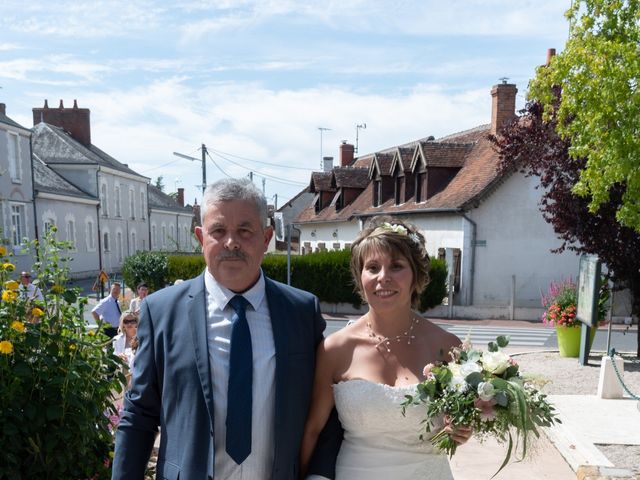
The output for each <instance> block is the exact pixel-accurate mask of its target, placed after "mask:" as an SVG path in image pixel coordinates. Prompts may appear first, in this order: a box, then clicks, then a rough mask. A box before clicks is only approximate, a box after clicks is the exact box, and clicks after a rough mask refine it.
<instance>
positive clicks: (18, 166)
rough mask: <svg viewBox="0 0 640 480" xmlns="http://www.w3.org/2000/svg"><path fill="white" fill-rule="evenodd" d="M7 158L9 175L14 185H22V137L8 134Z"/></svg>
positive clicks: (12, 133)
mask: <svg viewBox="0 0 640 480" xmlns="http://www.w3.org/2000/svg"><path fill="white" fill-rule="evenodd" d="M7 158H8V160H9V175H10V177H11V181H12V182H13V183H22V162H21V161H20V159H21V155H20V135H18V134H17V133H14V132H7Z"/></svg>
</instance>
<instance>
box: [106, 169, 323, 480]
mask: <svg viewBox="0 0 640 480" xmlns="http://www.w3.org/2000/svg"><path fill="white" fill-rule="evenodd" d="M201 215H202V226H201V227H196V230H195V234H196V236H197V238H198V240H199V241H200V244H201V245H202V252H203V255H204V259H205V263H206V269H205V270H204V271H203V272H202V274H201V275H199V276H198V277H196V278H194V279H191V280H186V281H184V282H182V283H180V284H178V285H172V286H170V287H167V288H164V289H162V290H161V291H158V292H155V293H153V294H151V295H149V296H148V297H147V299H146V300H145V301H144V302H143V303H142V306H141V316H140V325H139V328H138V340H139V344H140V346H139V348H138V352H137V353H136V357H135V358H136V360H135V365H134V368H133V378H132V381H131V388H130V389H129V390H128V392H127V393H126V395H125V400H124V411H123V413H122V419H121V421H120V424H119V425H118V431H117V434H116V446H115V456H114V460H113V474H112V479H113V480H140V479H142V478H144V472H145V468H146V466H147V463H148V461H149V454H150V452H151V449H152V447H153V443H154V439H155V436H156V433H157V431H158V426H160V428H161V431H162V434H161V435H160V447H159V452H158V461H157V467H156V472H157V473H156V474H157V476H158V478H175V479H177V478H181V479H182V478H184V479H187V480H191V479H193V480H206V479H213V478H216V479H243V480H253V479H255V480H297V478H298V474H299V465H298V458H299V452H300V442H301V440H302V430H303V427H304V421H305V418H306V415H307V411H308V408H309V402H310V399H311V388H312V384H313V372H314V368H315V348H316V346H317V345H318V343H319V342H320V340H321V339H322V332H323V331H324V328H325V321H324V319H323V318H322V315H321V313H320V305H319V301H318V299H317V298H316V297H315V296H314V295H312V294H310V293H308V292H303V291H301V290H298V289H295V288H293V287H290V286H287V285H283V284H281V283H278V282H275V281H273V280H271V279H269V278H267V277H266V276H265V275H264V273H263V272H262V269H261V268H260V264H261V263H262V259H263V257H264V253H265V251H266V249H267V246H268V245H269V241H270V240H271V237H272V235H273V230H272V228H271V227H270V226H266V225H268V224H267V203H266V199H265V198H264V195H263V194H262V192H260V190H258V189H257V188H256V187H255V186H254V185H253V183H252V182H251V181H250V180H249V179H246V178H245V179H224V180H220V181H218V182H216V183H214V184H212V185H210V186H209V187H208V188H207V190H206V192H205V194H204V199H203V201H202V213H201ZM214 419H215V421H214ZM334 444H335V442H327V445H334ZM318 455H319V456H318V457H317V458H318V465H321V466H324V467H327V468H331V466H330V464H331V461H332V459H334V458H335V454H334V453H333V451H332V452H331V454H329V455H326V460H325V459H324V458H321V454H320V453H319V454H318ZM320 468H322V467H320Z"/></svg>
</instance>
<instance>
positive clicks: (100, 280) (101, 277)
mask: <svg viewBox="0 0 640 480" xmlns="http://www.w3.org/2000/svg"><path fill="white" fill-rule="evenodd" d="M108 281H109V275H107V272H105V271H104V270H100V273H99V274H98V283H102V284H103V285H104V284H105V283H107V282H108Z"/></svg>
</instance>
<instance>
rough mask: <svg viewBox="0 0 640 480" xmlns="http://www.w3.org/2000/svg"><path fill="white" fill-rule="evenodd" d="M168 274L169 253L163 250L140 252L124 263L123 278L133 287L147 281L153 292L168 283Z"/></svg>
mask: <svg viewBox="0 0 640 480" xmlns="http://www.w3.org/2000/svg"><path fill="white" fill-rule="evenodd" d="M167 274H168V269H167V254H166V253H163V252H138V253H136V254H135V255H131V256H129V257H127V258H125V259H124V262H123V264H122V278H124V281H125V283H126V284H127V285H129V286H130V287H132V288H133V289H135V287H136V285H138V284H139V283H140V282H146V283H147V285H149V288H150V289H151V291H152V292H153V291H156V290H160V289H161V288H164V286H165V285H166V284H167Z"/></svg>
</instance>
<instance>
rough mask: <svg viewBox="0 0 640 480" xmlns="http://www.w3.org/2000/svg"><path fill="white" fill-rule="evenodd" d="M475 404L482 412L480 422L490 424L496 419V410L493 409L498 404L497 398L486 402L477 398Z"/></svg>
mask: <svg viewBox="0 0 640 480" xmlns="http://www.w3.org/2000/svg"><path fill="white" fill-rule="evenodd" d="M473 404H474V405H475V407H476V408H477V409H479V410H480V420H482V421H483V422H489V421H491V420H493V419H495V418H496V410H495V408H493V407H494V405H495V404H496V400H495V398H492V399H491V400H486V401H485V400H481V399H480V398H476V399H475V400H474V402H473Z"/></svg>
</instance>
